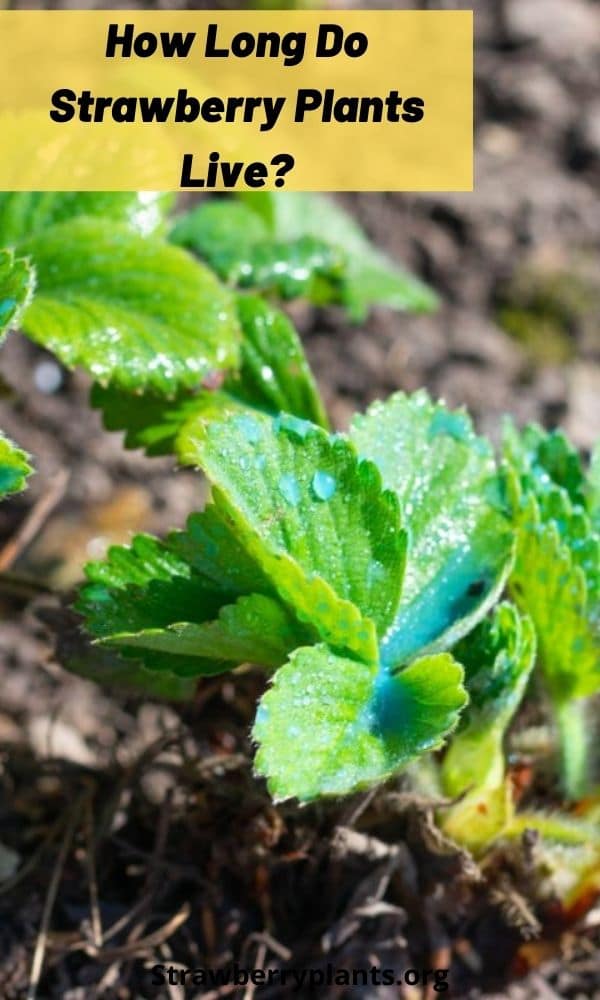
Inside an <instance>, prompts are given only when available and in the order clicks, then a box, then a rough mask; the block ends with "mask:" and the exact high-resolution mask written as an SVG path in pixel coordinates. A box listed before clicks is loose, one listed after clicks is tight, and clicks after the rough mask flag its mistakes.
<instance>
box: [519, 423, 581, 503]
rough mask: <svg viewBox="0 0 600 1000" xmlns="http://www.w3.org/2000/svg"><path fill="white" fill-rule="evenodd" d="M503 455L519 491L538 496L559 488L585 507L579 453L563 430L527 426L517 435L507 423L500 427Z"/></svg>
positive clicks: (574, 501) (532, 425)
mask: <svg viewBox="0 0 600 1000" xmlns="http://www.w3.org/2000/svg"><path fill="white" fill-rule="evenodd" d="M502 445H503V454H504V457H505V459H506V461H507V462H508V463H509V465H510V466H511V468H513V469H514V470H515V472H516V473H517V475H518V476H519V479H520V483H521V487H522V489H523V490H525V491H526V492H533V493H535V494H536V495H537V496H539V495H541V494H543V493H546V492H547V491H548V490H549V489H551V488H552V486H560V487H562V488H563V489H564V490H565V491H566V492H567V494H568V495H569V498H570V500H571V502H572V503H574V504H579V505H581V506H583V504H584V503H585V498H584V493H585V475H584V471H583V465H582V462H581V459H580V457H579V453H578V452H577V450H576V449H575V448H574V447H573V445H572V444H571V442H570V441H569V440H568V438H567V437H566V435H565V434H564V432H563V431H562V430H560V429H559V430H554V431H545V430H544V429H543V428H542V427H539V426H538V425H537V424H529V425H528V426H527V427H524V428H523V430H522V431H518V430H517V428H516V427H515V425H514V423H513V422H512V420H510V419H508V418H507V419H506V420H505V421H504V426H503V439H502Z"/></svg>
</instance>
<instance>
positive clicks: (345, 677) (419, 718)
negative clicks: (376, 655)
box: [252, 645, 466, 802]
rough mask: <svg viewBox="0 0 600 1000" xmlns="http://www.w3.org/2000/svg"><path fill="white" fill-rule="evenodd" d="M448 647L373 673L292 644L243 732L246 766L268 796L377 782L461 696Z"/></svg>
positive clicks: (431, 736)
mask: <svg viewBox="0 0 600 1000" xmlns="http://www.w3.org/2000/svg"><path fill="white" fill-rule="evenodd" d="M462 676H463V674H462V669H461V667H460V666H459V664H458V663H456V661H455V660H453V659H452V657H451V656H450V655H448V654H441V655H438V656H431V657H425V658H423V659H420V660H415V662H414V663H412V664H411V665H410V666H409V667H407V668H406V669H405V670H404V671H402V673H400V674H396V675H393V676H384V677H381V676H380V675H379V672H378V667H377V666H376V665H375V664H366V663H361V662H360V661H357V660H351V659H347V658H343V657H341V656H337V655H335V654H334V653H333V652H332V651H331V649H329V648H328V647H327V646H323V645H321V646H312V647H306V648H301V649H297V650H296V651H295V652H294V653H292V655H291V657H290V659H289V661H288V663H286V665H285V666H283V667H281V668H280V669H279V670H278V671H277V672H276V673H275V675H274V677H273V683H272V687H271V688H270V689H269V690H268V691H267V693H266V694H265V695H264V696H263V698H262V700H261V702H260V705H259V708H258V712H257V716H256V722H255V724H254V729H253V733H252V735H253V738H254V739H255V740H256V742H257V743H258V745H259V749H258V752H257V754H256V770H257V772H258V773H259V774H261V775H263V776H265V777H266V778H267V780H268V786H269V791H270V792H271V794H272V795H273V796H274V798H275V799H278V800H280V799H286V798H290V797H292V796H294V797H296V798H298V799H300V800H301V801H303V802H307V801H310V800H311V799H315V798H317V797H319V796H322V795H345V794H348V793H349V792H353V791H357V790H358V789H361V788H365V787H367V786H369V785H371V784H373V783H375V782H379V781H383V780H385V779H386V778H388V777H390V776H391V775H392V774H394V773H395V772H396V771H398V770H400V769H401V768H402V767H404V766H405V765H406V764H408V763H409V762H410V761H411V760H414V758H415V757H418V756H419V755H420V754H422V753H424V752H425V751H426V750H433V749H435V748H437V747H439V746H441V744H442V742H443V740H444V737H445V736H447V735H448V733H449V732H450V731H451V730H452V729H453V728H454V726H455V725H456V722H457V720H458V713H459V712H460V710H461V708H462V707H463V706H464V704H465V701H466V694H465V691H464V689H463V687H462V685H461V682H462Z"/></svg>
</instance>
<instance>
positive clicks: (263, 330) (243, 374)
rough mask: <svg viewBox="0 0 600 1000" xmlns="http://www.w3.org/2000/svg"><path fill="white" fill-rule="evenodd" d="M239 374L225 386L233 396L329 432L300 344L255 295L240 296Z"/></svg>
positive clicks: (276, 311)
mask: <svg viewBox="0 0 600 1000" xmlns="http://www.w3.org/2000/svg"><path fill="white" fill-rule="evenodd" d="M237 306H238V316H239V320H240V325H241V328H242V344H241V361H240V366H239V369H238V370H237V371H236V372H235V373H233V374H232V375H230V376H229V377H228V379H227V380H226V382H225V386H224V388H225V390H226V391H227V392H229V393H230V394H231V395H232V396H234V397H235V398H237V399H240V400H241V401H242V402H244V403H247V404H248V405H250V406H255V407H257V409H259V410H264V411H265V412H266V413H273V414H275V415H276V414H278V413H280V412H284V413H291V414H293V415H294V416H295V417H300V418H301V419H303V420H311V421H312V422H313V423H315V424H319V426H321V427H325V428H326V427H328V426H329V424H328V420H327V414H326V413H325V409H324V406H323V403H322V400H321V397H320V395H319V390H318V388H317V385H316V383H315V380H314V376H313V374H312V372H311V370H310V366H309V364H308V361H307V360H306V355H305V354H304V350H303V348H302V344H301V342H300V339H299V337H298V334H297V333H296V331H295V329H294V327H293V326H292V323H291V322H290V320H289V319H288V318H287V316H286V315H285V313H283V312H281V311H280V310H279V309H275V308H273V306H271V305H269V304H268V303H267V302H265V301H264V300H263V299H261V298H259V297H258V296H255V295H240V296H238V299H237Z"/></svg>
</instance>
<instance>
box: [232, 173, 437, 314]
mask: <svg viewBox="0 0 600 1000" xmlns="http://www.w3.org/2000/svg"><path fill="white" fill-rule="evenodd" d="M242 197H243V199H244V203H245V204H246V205H247V206H249V207H251V208H252V209H253V210H254V211H255V212H256V213H257V214H258V215H259V216H260V217H261V218H262V220H263V222H264V223H265V225H266V226H267V227H268V229H269V231H270V233H271V235H272V237H273V238H274V239H275V240H277V241H280V242H282V243H290V241H295V240H300V239H302V238H305V237H312V238H314V239H316V240H323V239H325V240H326V242H327V243H328V244H329V245H330V246H331V247H334V248H335V249H337V250H338V251H340V253H341V254H343V256H344V258H345V262H346V264H345V268H344V273H343V274H342V275H340V278H339V279H338V280H337V281H336V282H335V283H333V284H331V285H330V293H331V294H330V297H333V300H334V301H336V302H340V303H341V304H342V305H344V306H345V307H346V309H347V310H348V313H349V315H350V317H351V319H353V320H355V321H360V320H362V319H364V317H365V316H366V314H367V312H368V310H369V308H370V307H371V306H372V305H383V306H387V307H389V308H391V309H399V310H410V311H411V312H431V311H432V310H434V309H435V308H436V306H437V304H438V300H437V296H436V295H435V294H434V292H432V291H431V289H429V288H428V287H427V286H426V285H425V284H424V283H423V282H421V281H419V279H418V278H415V277H414V276H413V275H410V274H408V273H407V272H406V271H404V270H403V269H402V268H401V267H400V266H399V265H398V264H396V263H395V262H394V261H392V260H391V258H389V257H388V256H387V255H386V254H384V253H382V252H381V251H380V250H377V249H375V247H373V246H372V244H371V243H370V242H369V240H368V239H367V237H366V236H365V234H364V233H363V231H362V229H361V228H360V226H359V225H358V223H357V222H356V221H355V220H354V219H353V218H352V216H351V215H349V214H348V213H347V212H345V211H344V210H343V209H342V208H341V207H340V206H339V205H337V204H336V202H335V201H333V200H332V199H330V198H327V197H324V196H323V195H318V194H305V193H299V192H294V191H280V192H273V193H271V192H247V193H244V194H243V195H242ZM336 287H337V291H335V290H336Z"/></svg>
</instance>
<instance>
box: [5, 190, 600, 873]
mask: <svg viewBox="0 0 600 1000" xmlns="http://www.w3.org/2000/svg"><path fill="white" fill-rule="evenodd" d="M1 197H2V199H3V200H2V201H0V242H4V243H5V244H6V245H7V246H8V247H9V249H8V250H6V251H4V252H3V254H2V255H1V256H0V281H1V286H0V287H1V295H0V305H1V306H2V308H3V313H2V315H3V317H4V318H5V325H11V326H15V325H18V326H20V327H21V328H22V329H23V330H24V331H25V332H26V333H27V334H28V335H29V336H31V337H32V338H33V339H34V340H35V341H36V342H38V343H40V344H42V345H43V346H45V347H47V348H49V349H51V350H53V351H54V352H55V353H56V354H57V356H58V357H59V358H60V359H61V360H62V361H63V362H64V363H65V364H69V365H81V366H83V367H84V368H86V369H87V370H88V371H89V372H90V374H91V375H92V376H93V378H94V379H95V384H94V387H93V389H92V402H93V404H94V405H95V406H97V407H100V408H101V409H102V410H103V414H104V420H105V424H106V426H107V428H108V429H118V430H122V431H124V432H125V443H126V445H127V446H129V447H143V448H145V450H146V451H147V452H148V453H149V454H174V455H175V456H176V457H177V459H178V460H179V461H180V462H181V463H182V464H186V465H191V466H195V467H198V468H200V469H201V470H202V471H203V473H204V474H205V476H206V478H207V479H208V482H209V484H210V488H211V494H210V500H209V502H208V504H207V505H206V506H205V508H204V509H203V510H200V511H198V512H195V513H193V514H192V515H191V516H190V518H189V520H188V523H187V526H186V527H185V529H183V530H179V531H174V532H172V533H171V534H170V535H168V536H167V537H166V538H164V539H162V540H161V539H158V538H154V537H152V536H150V535H144V534H142V535H138V536H136V537H135V538H134V539H133V541H132V543H131V544H130V545H129V546H117V547H113V548H112V549H110V550H109V553H108V555H107V558H106V559H105V560H102V561H99V562H94V563H92V564H90V565H88V566H87V567H86V576H87V583H86V584H85V585H84V586H83V587H82V589H81V592H80V594H79V597H78V600H77V609H78V611H79V613H80V614H81V616H82V618H83V621H84V622H85V628H86V630H87V632H88V634H89V635H90V636H91V637H92V638H93V639H94V644H93V646H92V647H90V650H89V659H90V663H91V662H92V660H93V662H94V663H95V665H96V667H97V668H98V669H97V670H96V675H98V673H99V674H100V675H102V673H103V672H104V673H105V675H106V676H107V677H110V679H112V680H114V679H121V680H125V681H129V682H130V683H132V684H135V685H137V686H142V687H147V688H148V690H152V691H154V692H160V693H161V694H162V695H173V696H174V697H177V696H180V695H182V694H189V693H190V692H191V691H192V690H193V687H194V683H195V681H196V680H197V679H198V678H200V677H205V676H209V675H215V674H219V673H221V672H224V671H227V670H234V669H236V668H238V667H240V666H242V665H245V664H254V665H257V666H259V667H262V668H263V670H264V671H265V672H266V673H267V675H268V678H269V682H268V686H267V690H266V692H265V694H264V695H263V696H262V698H261V700H260V703H259V705H258V707H257V713H256V719H255V722H254V726H253V731H252V734H253V739H254V741H255V743H256V745H257V754H256V770H257V772H258V773H259V774H260V775H263V776H264V777H266V779H267V782H268V786H269V788H270V790H271V792H272V794H273V796H274V797H275V798H277V799H284V798H288V797H296V798H298V799H300V800H301V801H310V800H313V799H315V798H318V797H320V796H324V795H342V794H347V793H350V792H353V791H356V790H358V789H363V788H368V787H370V786H372V785H374V784H376V783H379V782H381V781H383V780H385V779H387V778H388V777H390V776H391V775H393V774H396V773H398V772H400V771H407V773H408V774H409V776H410V777H411V780H412V781H414V782H415V783H416V785H417V786H418V787H420V788H421V789H424V788H428V789H429V790H434V791H435V792H436V793H442V794H444V795H446V796H449V797H450V798H451V799H452V802H451V803H450V804H449V805H448V806H447V807H446V808H444V809H441V810H440V813H439V817H438V818H439V822H440V824H441V825H442V826H443V827H444V829H445V830H446V832H447V833H448V834H450V835H451V836H452V837H453V838H455V839H456V840H458V841H461V842H463V843H465V844H466V845H467V846H469V847H470V848H472V849H474V850H476V851H483V850H487V849H488V847H489V846H490V845H491V844H494V843H495V842H496V841H497V840H498V839H499V838H511V837H516V836H520V834H521V833H522V832H523V830H524V829H526V828H530V827H533V828H535V829H538V830H539V831H540V832H541V833H543V834H544V835H545V836H546V837H547V838H549V840H550V841H553V842H555V843H556V844H558V845H559V846H560V847H561V848H564V847H569V846H570V847H574V848H577V850H578V851H583V854H584V856H583V857H582V858H580V860H579V861H578V862H577V866H575V867H577V872H578V874H577V879H579V882H578V883H577V884H580V881H581V880H582V879H585V878H588V875H589V872H590V871H592V872H596V873H597V869H598V863H599V856H598V850H599V848H598V838H597V834H594V832H593V825H592V820H593V815H594V812H593V810H594V809H595V808H596V807H595V806H593V802H594V801H595V799H594V794H593V793H594V780H595V777H594V760H593V740H592V739H591V738H590V735H589V733H590V731H589V726H588V723H587V721H586V717H587V715H588V713H589V706H590V698H591V697H592V696H593V695H594V694H595V693H597V692H598V691H599V690H600V655H599V652H600V649H599V643H600V626H599V619H600V601H599V588H600V541H599V530H600V451H598V450H597V451H596V453H595V454H594V455H593V456H592V459H591V461H590V463H589V465H587V466H586V465H585V464H584V463H583V462H582V460H581V458H580V456H579V455H578V453H577V452H576V451H575V450H574V448H573V447H572V446H571V445H570V443H569V442H568V440H567V439H566V437H565V436H564V434H562V432H560V431H554V432H550V433H548V432H545V431H543V430H542V429H541V428H539V427H537V426H530V427H527V428H525V429H524V430H522V431H519V430H517V429H516V428H515V427H514V426H513V424H512V423H510V422H507V424H506V426H505V429H504V435H503V440H502V444H501V447H500V450H499V452H498V454H495V453H494V450H493V448H492V446H491V444H490V443H489V442H488V441H487V440H486V439H485V438H483V437H481V436H480V435H478V434H477V433H476V432H475V430H474V429H473V426H472V424H471V421H470V419H469V417H468V416H467V414H466V413H465V412H463V411H451V410H449V409H448V408H446V407H445V406H444V405H443V404H442V403H436V402H433V401H432V400H431V399H430V398H429V397H428V395H427V394H426V393H425V392H424V391H420V392H417V393H415V394H413V395H405V394H402V393H398V394H396V395H394V396H392V397H391V398H390V399H388V400H387V401H384V402H378V403H375V404H373V405H372V406H371V407H370V408H369V410H368V411H367V412H366V414H363V415H357V416H356V417H355V419H354V420H353V422H352V424H351V427H350V429H349V431H348V433H347V434H332V433H330V431H329V425H328V419H327V415H326V413H325V410H324V407H323V404H322V401H321V399H320V396H319V393H318V390H317V386H316V383H315V380H314V378H313V376H312V373H311V371H310V368H309V365H308V362H307V360H306V358H305V356H304V352H303V349H302V345H301V343H300V340H299V338H298V336H297V334H296V331H295V329H294V327H293V325H292V323H291V321H290V320H289V318H288V317H287V316H286V315H285V313H284V312H283V311H281V309H280V308H279V305H278V301H280V300H282V299H289V298H293V297H296V296H302V297H304V298H308V299H309V300H311V301H312V302H314V303H316V304H324V303H333V304H337V305H338V306H341V307H342V308H345V309H346V311H347V313H348V315H349V317H350V318H351V319H360V318H362V317H363V316H364V313H365V310H366V309H367V308H368V306H369V305H370V304H372V303H375V302H378V303H381V304H384V305H388V306H391V307H396V308H413V309H427V308H432V307H433V306H434V304H435V300H434V297H433V296H432V295H431V293H429V291H428V290H427V289H426V288H425V287H424V286H423V285H421V284H420V283H419V282H416V281H415V280H414V279H412V278H410V277H408V276H407V275H405V274H403V273H399V272H397V271H396V270H394V268H393V266H392V264H391V263H390V262H389V261H388V260H387V259H386V258H385V257H383V255H381V254H380V253H379V252H378V251H375V250H373V249H372V248H371V247H370V246H369V244H368V242H367V241H366V238H365V237H364V235H363V234H362V232H361V231H360V230H358V229H357V228H356V226H355V224H354V223H352V222H351V221H350V220H349V219H348V217H347V216H346V215H345V214H344V213H342V212H341V211H340V210H339V209H338V208H337V207H336V206H334V205H332V204H331V203H329V202H328V201H326V200H324V199H321V198H315V197H313V196H310V195H295V194H290V193H285V194H279V195H262V194H261V195H253V196H252V197H245V198H240V199H233V198H223V199H215V200H211V201H205V202H203V203H201V205H200V206H199V207H198V208H195V209H193V210H192V211H191V212H190V213H188V214H184V215H182V216H179V217H176V219H175V221H174V223H168V222H167V220H166V216H165V208H166V202H165V199H164V198H162V197H157V196H142V195H117V196H107V195H96V194H90V195H30V196H22V195H19V196H17V195H4V196H1ZM198 258H200V259H198ZM34 288H35V290H34ZM76 666H77V669H79V670H82V672H89V670H88V667H86V664H85V663H81V662H80V663H78V664H77V665H76ZM532 685H534V686H535V687H536V690H538V691H540V692H542V693H543V699H544V704H546V705H547V715H548V717H549V718H550V719H551V721H552V724H553V727H554V733H555V738H556V745H557V747H558V749H559V754H558V757H559V772H560V776H561V780H562V794H563V796H564V797H565V798H566V799H567V800H570V801H576V800H581V799H582V797H583V796H584V795H587V796H588V800H587V801H588V802H590V803H592V805H591V806H589V809H588V816H587V818H585V817H584V818H583V819H582V818H579V819H577V820H575V819H573V818H571V817H569V816H561V815H560V814H557V815H548V814H544V813H540V812H536V811H535V810H533V809H527V810H525V809H521V808H520V807H519V803H518V802H517V799H516V796H515V794H514V790H513V785H512V781H511V774H510V761H507V755H506V749H505V747H506V743H507V733H508V730H509V727H510V726H511V724H512V723H513V721H514V720H515V718H516V716H517V714H518V713H519V710H520V708H521V704H522V702H523V700H524V698H525V696H526V692H527V691H528V690H529V689H530V688H531V686H532ZM590 724H591V715H590ZM444 745H445V746H446V750H445V753H444V755H443V756H441V757H440V755H432V753H431V751H436V750H438V749H439V748H441V747H442V746H444ZM582 808H583V807H582ZM590 852H591V854H590ZM595 877H596V876H595V875H594V878H595Z"/></svg>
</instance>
